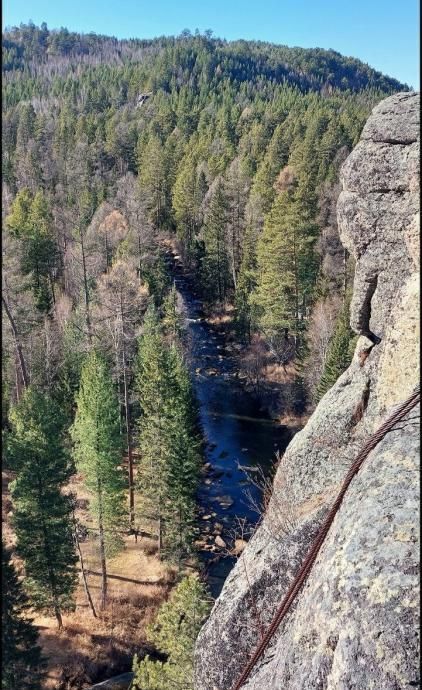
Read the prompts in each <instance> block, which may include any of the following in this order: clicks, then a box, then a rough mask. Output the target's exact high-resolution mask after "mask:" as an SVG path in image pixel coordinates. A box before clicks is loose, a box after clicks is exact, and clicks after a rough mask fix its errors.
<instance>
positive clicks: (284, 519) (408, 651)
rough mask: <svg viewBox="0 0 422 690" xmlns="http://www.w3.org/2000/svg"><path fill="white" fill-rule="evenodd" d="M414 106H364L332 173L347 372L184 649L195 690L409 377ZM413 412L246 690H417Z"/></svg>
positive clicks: (286, 463) (414, 341)
mask: <svg viewBox="0 0 422 690" xmlns="http://www.w3.org/2000/svg"><path fill="white" fill-rule="evenodd" d="M418 114H419V96H418V94H415V93H400V94H396V95H394V96H392V97H390V98H387V99H386V100H384V101H382V102H381V103H380V104H379V105H378V106H377V107H376V108H374V110H373V112H372V115H371V117H370V118H369V120H368V122H367V124H366V126H365V128H364V130H363V132H362V136H361V140H360V142H359V144H358V145H357V146H356V148H355V149H354V151H353V152H352V154H351V155H350V156H349V158H348V159H347V160H346V161H345V163H344V165H343V168H342V175H341V182H342V192H341V194H340V197H339V200H338V222H339V228H340V235H341V239H342V242H343V244H344V245H345V246H346V247H347V248H348V249H349V251H351V252H352V253H353V255H354V257H355V260H356V275H355V282H354V294H353V302H352V307H351V324H352V327H353V329H354V330H355V331H356V332H357V333H359V334H360V338H359V339H358V343H357V346H356V351H355V355H354V358H353V361H352V363H351V365H350V367H349V368H348V370H347V371H346V372H345V373H344V374H343V375H342V376H341V377H340V378H339V379H338V381H337V383H336V384H335V385H334V387H333V388H332V389H331V390H330V391H328V393H327V394H326V395H325V396H324V398H323V399H322V400H321V402H320V404H319V405H318V407H317V409H316V410H315V412H314V414H313V415H312V417H311V418H310V420H309V422H308V423H307V425H306V426H305V428H304V429H303V430H302V431H301V432H299V433H298V434H297V435H296V436H295V437H294V439H293V441H292V442H291V443H290V445H289V447H288V449H287V451H286V453H285V455H284V458H283V461H282V464H281V466H280V468H279V470H278V472H277V475H276V478H275V482H274V490H273V496H272V499H271V501H270V504H269V507H268V509H267V513H266V515H265V518H264V520H263V523H262V525H261V527H260V528H259V529H258V530H257V532H256V533H255V535H254V537H253V538H252V539H251V541H250V542H249V544H248V546H247V548H246V549H245V550H244V551H243V553H242V555H241V557H240V558H239V561H238V563H237V565H236V567H235V568H234V569H233V570H232V572H231V573H230V575H229V577H228V579H227V581H226V583H225V586H224V589H223V591H222V593H221V595H220V597H219V598H218V600H217V601H216V603H215V606H214V608H213V611H212V613H211V616H210V618H209V620H208V621H207V623H206V624H205V626H204V628H203V629H202V631H201V633H200V635H199V638H198V641H197V646H196V684H195V688H196V690H230V688H231V687H232V685H233V682H234V681H235V679H236V678H237V677H238V675H239V673H240V671H241V670H242V669H243V667H244V665H245V663H246V661H247V659H248V656H249V654H250V653H251V651H253V650H254V648H255V647H256V645H257V643H258V641H259V639H260V629H262V628H265V627H266V626H267V625H268V624H269V622H270V620H271V619H272V616H273V614H274V612H275V609H276V607H277V605H278V604H279V602H280V601H281V599H282V597H283V595H284V594H285V592H286V590H287V588H288V586H289V584H290V583H291V582H292V580H293V578H294V576H295V574H296V572H297V570H298V568H299V566H300V564H301V563H302V561H303V559H304V556H305V554H306V552H307V550H308V549H309V546H310V544H311V542H312V540H313V538H314V536H315V534H316V532H317V530H318V527H319V525H320V524H321V521H322V519H323V517H324V516H325V515H326V513H327V510H328V509H329V507H330V506H331V503H332V501H333V498H334V497H335V495H336V493H337V492H338V489H339V486H340V484H341V482H342V480H343V478H344V476H345V474H346V472H347V469H348V467H349V466H350V464H351V462H352V461H353V460H354V458H355V457H356V455H357V452H358V451H359V449H360V448H361V447H362V445H363V444H364V442H365V441H366V440H367V438H368V437H369V436H370V435H371V434H372V433H373V432H374V431H375V430H376V429H377V428H378V426H379V425H380V424H381V422H382V421H383V420H384V419H385V418H386V417H387V416H389V415H390V414H391V411H392V410H393V409H394V407H395V406H396V405H397V404H398V403H399V402H401V401H402V400H404V399H405V398H407V397H408V396H409V394H410V393H411V392H412V390H413V389H414V388H415V386H416V385H417V383H418V382H419V340H418V335H419V328H418V315H419V289H418V284H419V273H418V272H419V264H418V257H419V250H418V237H419V229H418V228H419V225H418V211H419V206H418V203H419V197H418V188H419V178H418V160H419V120H418ZM418 418H419V407H417V408H414V409H413V410H412V412H410V413H409V415H408V416H407V418H406V419H405V420H404V421H402V422H400V423H399V424H397V425H396V428H395V429H394V430H393V431H390V432H389V433H388V434H387V436H386V437H385V438H384V440H383V441H382V442H380V443H379V444H378V446H377V447H376V448H375V449H374V450H373V451H372V452H371V453H370V455H369V457H368V458H367V460H366V462H365V463H364V465H363V467H362V469H361V471H360V472H359V474H358V475H357V476H356V477H355V479H354V480H353V482H352V484H351V487H350V488H349V490H348V492H347V494H346V496H345V498H344V501H343V503H342V505H341V508H340V510H339V512H338V514H337V516H336V518H335V520H334V523H333V525H332V527H331V529H330V531H329V534H328V536H327V538H326V540H325V543H324V545H323V547H322V549H321V551H320V552H319V555H318V558H317V560H316V563H315V565H314V567H313V569H312V571H311V574H310V576H309V578H308V580H307V582H306V584H305V586H304V587H303V589H302V591H301V593H300V595H299V597H298V599H297V600H296V602H295V604H294V605H293V607H292V609H291V611H290V613H289V614H288V616H287V617H286V618H285V620H284V622H283V623H282V625H281V626H280V628H279V630H278V632H277V633H276V635H275V636H274V638H273V639H272V642H271V644H270V645H269V647H268V648H267V651H266V653H265V654H264V656H263V657H262V658H261V661H260V662H259V663H258V665H257V666H256V668H255V669H254V671H253V672H252V674H251V676H250V678H249V680H248V681H247V682H246V684H245V685H244V688H245V690H276V689H277V690H279V689H280V688H283V690H314V689H315V690H317V689H318V690H363V689H364V688H365V690H370V689H373V690H405V689H406V688H409V689H410V688H412V687H419V670H418V668H419V663H418V661H419V659H418V649H419V647H418V639H417V629H418V625H417V613H418V601H419V600H418V596H419V592H418V563H419V550H418V532H417V530H418V519H417V516H418V510H419V481H418V457H419V419H418Z"/></svg>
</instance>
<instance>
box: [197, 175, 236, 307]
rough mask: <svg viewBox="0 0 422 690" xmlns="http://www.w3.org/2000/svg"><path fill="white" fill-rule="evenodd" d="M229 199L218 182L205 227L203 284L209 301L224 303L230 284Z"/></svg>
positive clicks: (221, 184)
mask: <svg viewBox="0 0 422 690" xmlns="http://www.w3.org/2000/svg"><path fill="white" fill-rule="evenodd" d="M226 223H227V199H226V195H225V193H224V189H223V183H222V182H221V180H218V181H217V184H216V188H215V190H214V193H213V195H212V199H211V203H210V208H209V210H208V213H207V217H206V221H205V225H204V243H205V256H204V258H203V263H202V283H203V286H204V293H205V295H206V296H207V299H209V298H211V299H217V300H218V301H219V302H222V301H223V300H224V299H225V297H226V293H227V290H228V287H229V284H230V274H229V258H228V255H227V249H226Z"/></svg>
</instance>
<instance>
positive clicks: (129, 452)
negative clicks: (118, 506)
mask: <svg viewBox="0 0 422 690" xmlns="http://www.w3.org/2000/svg"><path fill="white" fill-rule="evenodd" d="M120 318H121V322H122V360H123V388H124V400H125V420H126V446H127V462H128V470H129V526H130V528H131V529H132V530H133V528H134V526H135V487H134V485H133V458H132V442H131V441H132V439H131V433H130V409H129V386H128V380H127V363H126V343H125V322H124V313H123V302H122V298H121V296H120Z"/></svg>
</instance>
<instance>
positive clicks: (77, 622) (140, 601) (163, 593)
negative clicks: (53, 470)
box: [2, 471, 176, 690]
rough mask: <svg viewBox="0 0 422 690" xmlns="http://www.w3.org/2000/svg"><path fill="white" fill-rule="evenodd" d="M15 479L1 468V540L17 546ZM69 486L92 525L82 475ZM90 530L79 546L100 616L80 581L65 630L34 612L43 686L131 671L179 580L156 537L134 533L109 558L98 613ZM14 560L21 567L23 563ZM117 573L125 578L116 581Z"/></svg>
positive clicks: (56, 688)
mask: <svg viewBox="0 0 422 690" xmlns="http://www.w3.org/2000/svg"><path fill="white" fill-rule="evenodd" d="M11 479H13V473H11V472H9V471H3V473H2V518H3V539H4V540H5V541H6V544H7V545H8V546H13V545H14V544H15V538H14V534H13V530H12V529H11V526H10V518H11V507H12V504H11V500H10V492H9V487H8V485H9V482H10V481H11ZM69 488H70V490H71V491H73V492H74V493H76V495H77V499H78V508H77V511H76V512H77V517H78V518H79V519H80V520H81V521H82V523H83V524H86V525H88V526H90V525H92V520H91V518H90V516H89V513H88V506H89V495H88V494H87V492H86V491H85V489H84V487H83V485H82V483H81V477H79V476H77V475H76V476H74V477H72V480H71V482H70V485H69ZM89 534H90V536H89V538H88V539H87V540H86V541H84V542H82V543H81V549H82V554H83V558H84V564H85V568H86V569H88V570H89V571H92V572H90V573H89V574H88V578H87V579H88V586H89V589H90V592H91V596H92V598H93V601H94V606H95V608H96V610H97V614H98V618H94V617H93V615H92V613H91V609H90V608H89V605H88V602H87V599H86V595H85V591H84V588H83V586H82V582H80V583H79V585H78V588H77V592H76V610H75V611H74V612H73V613H69V614H65V615H63V630H61V631H59V630H58V629H57V622H56V620H55V618H53V617H50V616H42V615H35V616H34V623H35V625H37V626H38V628H39V632H40V644H41V646H42V649H43V652H44V654H45V656H46V657H47V658H48V667H47V678H46V681H45V690H70V689H71V688H72V689H75V690H76V689H77V690H82V688H87V687H89V686H90V685H91V684H92V683H95V682H99V681H101V680H104V679H105V678H108V677H111V676H113V675H116V674H118V673H122V672H124V671H127V670H129V669H130V667H131V663H132V658H133V655H134V653H135V652H137V653H138V654H139V653H141V654H142V651H143V650H145V651H148V652H150V653H151V652H152V653H153V651H154V650H152V649H151V648H150V647H149V645H148V641H147V639H146V633H145V628H146V626H147V625H148V624H149V623H150V622H151V621H152V620H153V619H154V618H155V615H156V612H157V609H158V607H159V606H160V604H161V603H162V602H163V601H165V600H166V599H167V597H168V595H169V592H170V590H171V588H172V586H173V583H174V582H175V579H176V570H175V569H174V568H172V567H170V566H168V565H166V564H164V563H162V562H160V561H159V559H158V558H157V555H156V552H157V545H156V542H155V541H154V540H153V539H149V538H146V537H138V542H137V543H136V542H135V540H134V537H133V536H131V537H125V538H124V541H125V548H124V550H123V551H122V552H121V553H119V554H118V555H117V556H116V557H114V558H112V559H111V558H110V559H109V561H108V575H109V578H108V605H107V608H106V610H105V611H100V606H99V600H100V592H101V589H100V588H101V577H100V575H99V573H100V561H99V552H98V545H97V542H96V539H95V537H94V536H92V535H93V534H94V533H91V532H90V533H89ZM14 560H15V563H16V565H17V566H18V568H19V570H21V563H19V561H18V560H17V559H16V558H15V559H14ZM94 573H98V575H96V574H94ZM113 575H117V576H118V577H120V578H123V579H114V578H113V577H112V576H113Z"/></svg>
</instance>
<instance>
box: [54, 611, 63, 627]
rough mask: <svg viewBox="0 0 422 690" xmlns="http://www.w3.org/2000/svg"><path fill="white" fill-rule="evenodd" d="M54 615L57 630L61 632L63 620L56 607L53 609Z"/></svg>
mask: <svg viewBox="0 0 422 690" xmlns="http://www.w3.org/2000/svg"><path fill="white" fill-rule="evenodd" d="M54 615H55V616H56V620H57V625H58V628H59V630H61V629H62V627H63V619H62V614H61V613H60V609H59V607H58V606H57V605H56V606H55V607H54Z"/></svg>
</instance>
